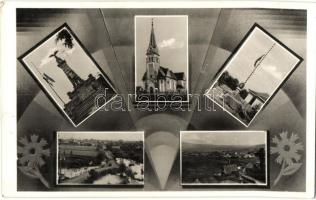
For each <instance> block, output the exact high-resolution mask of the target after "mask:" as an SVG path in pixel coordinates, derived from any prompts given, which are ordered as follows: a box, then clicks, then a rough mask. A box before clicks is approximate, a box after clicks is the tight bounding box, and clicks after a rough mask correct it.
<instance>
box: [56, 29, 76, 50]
mask: <svg viewBox="0 0 316 200" xmlns="http://www.w3.org/2000/svg"><path fill="white" fill-rule="evenodd" d="M62 40H64V42H63V45H64V46H65V47H67V48H69V49H72V47H73V46H74V43H73V42H72V40H73V38H72V36H71V35H70V33H69V32H68V31H67V30H66V29H63V30H62V31H60V32H59V33H58V34H57V37H56V40H55V42H56V43H57V42H58V41H62Z"/></svg>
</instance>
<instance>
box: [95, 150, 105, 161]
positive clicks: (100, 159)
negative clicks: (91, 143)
mask: <svg viewBox="0 0 316 200" xmlns="http://www.w3.org/2000/svg"><path fill="white" fill-rule="evenodd" d="M105 158H106V155H105V153H104V152H103V151H100V152H99V153H98V154H97V157H96V158H95V160H96V163H97V164H101V162H102V161H103V160H104V159H105Z"/></svg>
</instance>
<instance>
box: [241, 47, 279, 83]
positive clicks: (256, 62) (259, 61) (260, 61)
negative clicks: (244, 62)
mask: <svg viewBox="0 0 316 200" xmlns="http://www.w3.org/2000/svg"><path fill="white" fill-rule="evenodd" d="M274 46H275V43H273V44H272V46H271V48H270V49H269V50H268V51H267V52H266V53H265V54H264V55H263V56H261V57H260V58H259V59H257V60H256V61H255V63H254V69H253V70H252V72H251V73H250V74H249V76H248V77H247V79H246V81H245V82H244V85H246V83H247V82H248V80H249V79H250V77H251V76H252V75H253V74H254V73H255V71H256V70H257V68H258V67H259V66H260V64H261V63H262V62H263V60H264V59H265V57H266V56H267V55H268V54H269V53H270V51H271V50H272V49H273V47H274Z"/></svg>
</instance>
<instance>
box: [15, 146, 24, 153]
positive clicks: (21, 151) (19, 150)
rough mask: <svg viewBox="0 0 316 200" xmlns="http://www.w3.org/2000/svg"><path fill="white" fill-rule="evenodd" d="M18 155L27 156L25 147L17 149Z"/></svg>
mask: <svg viewBox="0 0 316 200" xmlns="http://www.w3.org/2000/svg"><path fill="white" fill-rule="evenodd" d="M17 151H18V154H25V153H26V152H25V149H24V148H23V147H20V146H18V148H17Z"/></svg>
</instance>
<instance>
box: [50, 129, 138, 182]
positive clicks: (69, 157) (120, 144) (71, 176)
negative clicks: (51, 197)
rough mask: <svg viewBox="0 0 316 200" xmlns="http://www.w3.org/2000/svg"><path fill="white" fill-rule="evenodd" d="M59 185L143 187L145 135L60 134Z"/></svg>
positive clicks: (58, 146)
mask: <svg viewBox="0 0 316 200" xmlns="http://www.w3.org/2000/svg"><path fill="white" fill-rule="evenodd" d="M57 142H58V144H57V155H58V157H57V176H56V178H57V180H56V181H57V184H58V185H122V186H124V185H127V186H128V185H131V186H133V185H134V186H142V185H143V184H144V133H143V132H115V131H113V132H57Z"/></svg>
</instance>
